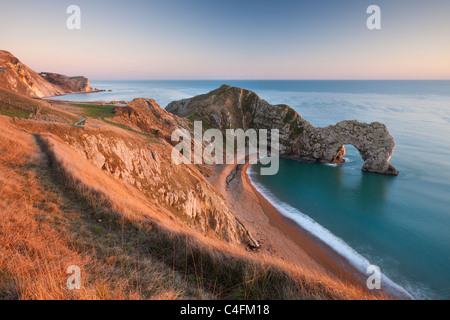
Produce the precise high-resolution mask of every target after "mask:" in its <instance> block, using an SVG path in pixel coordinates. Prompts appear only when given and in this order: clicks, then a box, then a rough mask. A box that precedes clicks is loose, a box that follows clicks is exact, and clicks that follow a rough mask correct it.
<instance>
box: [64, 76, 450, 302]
mask: <svg viewBox="0 0 450 320" xmlns="http://www.w3.org/2000/svg"><path fill="white" fill-rule="evenodd" d="M224 83H226V84H229V85H234V86H239V87H243V88H246V89H250V90H253V91H255V92H256V93H257V94H259V95H260V96H261V97H262V98H264V99H266V100H267V101H269V102H270V103H272V104H280V103H284V104H288V105H290V106H292V107H293V108H294V109H295V110H296V111H298V112H299V113H300V114H301V115H302V116H303V117H304V118H306V119H307V120H309V121H310V122H311V123H312V124H313V125H315V126H327V125H329V124H334V123H336V122H338V121H341V120H345V119H350V120H352V119H357V120H359V121H364V122H372V121H380V122H383V123H385V124H386V125H387V127H388V129H389V131H390V133H391V135H392V136H393V137H394V140H395V143H396V148H395V152H394V155H393V157H392V159H391V162H392V164H393V165H394V166H395V167H396V168H397V170H399V171H400V175H399V176H397V177H392V176H383V175H379V174H374V173H364V172H362V171H361V166H362V160H361V158H360V156H359V154H358V151H356V149H355V148H353V147H352V146H346V151H347V155H346V157H345V158H346V159H347V161H346V162H345V163H344V164H341V165H325V164H312V163H304V162H298V161H292V160H281V162H280V164H281V165H280V170H279V172H278V174H276V175H274V176H259V175H257V173H256V172H259V170H257V168H256V166H252V167H251V168H250V169H249V172H250V174H251V178H252V180H253V182H254V183H255V184H256V186H257V188H258V189H259V190H260V191H261V192H263V193H264V194H265V196H266V197H267V198H269V200H270V201H271V202H272V203H273V204H274V205H276V206H277V208H278V209H280V211H282V212H283V213H284V214H286V215H287V216H289V217H290V218H292V219H293V220H295V221H297V222H298V223H299V224H301V225H302V226H304V227H306V228H308V229H309V230H311V231H312V232H313V233H314V234H316V235H317V236H319V237H321V238H322V239H323V240H324V241H325V242H327V243H329V244H330V245H331V246H332V247H333V248H335V249H336V250H337V251H339V252H340V253H341V254H343V255H344V256H346V257H347V259H348V260H349V261H350V262H352V263H353V264H355V265H356V266H357V267H359V268H360V269H363V268H364V267H365V266H366V265H367V264H368V263H371V264H375V265H378V266H379V267H380V268H381V271H382V272H383V273H384V275H386V276H387V277H388V278H390V279H391V280H393V281H394V282H395V283H397V284H399V285H401V286H402V287H404V288H405V289H406V290H408V292H410V293H411V294H412V295H413V296H415V297H417V298H437V299H450V275H449V272H450V268H449V265H450V81H225V80H221V81H92V85H93V86H95V87H98V88H102V89H111V90H113V91H112V92H103V93H96V94H76V95H68V96H63V97H58V99H65V100H79V101H86V100H89V101H96V100H104V101H110V100H131V99H133V98H136V97H147V98H153V99H155V100H156V101H157V102H158V103H159V104H160V105H161V106H162V107H165V106H166V105H167V104H168V103H169V102H170V101H172V100H176V99H181V98H186V97H190V96H193V95H197V94H201V93H205V92H208V91H210V90H213V89H215V88H217V87H219V86H220V85H221V84H224ZM386 281H388V280H387V279H386Z"/></svg>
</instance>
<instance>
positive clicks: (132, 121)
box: [112, 98, 190, 141]
mask: <svg viewBox="0 0 450 320" xmlns="http://www.w3.org/2000/svg"><path fill="white" fill-rule="evenodd" d="M114 114H115V117H114V118H113V119H112V120H113V121H115V122H119V123H122V124H125V125H127V126H129V127H131V128H133V129H137V130H140V131H142V132H145V133H148V134H152V135H156V136H158V137H164V138H165V140H167V141H170V137H171V135H172V132H173V131H174V130H175V129H177V128H185V129H189V124H190V123H189V122H188V121H186V119H183V118H180V117H178V116H176V115H173V114H171V113H169V112H167V111H166V110H164V109H162V108H161V107H160V106H159V105H158V104H157V103H156V102H155V100H153V99H145V98H137V99H134V100H133V101H131V102H129V103H128V104H127V106H125V107H116V108H114Z"/></svg>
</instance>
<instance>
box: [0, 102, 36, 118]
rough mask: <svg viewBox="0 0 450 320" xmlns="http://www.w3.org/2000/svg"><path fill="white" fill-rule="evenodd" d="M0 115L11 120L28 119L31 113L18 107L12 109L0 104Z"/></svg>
mask: <svg viewBox="0 0 450 320" xmlns="http://www.w3.org/2000/svg"><path fill="white" fill-rule="evenodd" d="M0 114H2V115H4V116H8V117H12V118H14V117H16V118H28V117H29V116H30V114H31V111H30V110H26V109H22V108H19V107H13V106H10V105H8V104H4V103H1V102H0Z"/></svg>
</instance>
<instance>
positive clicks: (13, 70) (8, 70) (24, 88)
mask: <svg viewBox="0 0 450 320" xmlns="http://www.w3.org/2000/svg"><path fill="white" fill-rule="evenodd" d="M0 87H3V88H6V89H9V90H11V91H14V92H16V93H19V94H23V95H26V96H28V97H33V98H44V97H50V96H56V95H62V94H67V93H75V92H95V91H99V90H98V89H93V88H91V87H90V86H89V80H88V79H87V78H85V77H68V76H64V75H59V74H56V73H43V74H41V75H40V74H38V73H36V72H34V71H33V70H31V69H30V68H29V67H27V66H26V65H25V64H23V63H22V62H21V61H20V60H19V59H17V58H16V57H15V56H14V55H12V54H11V53H10V52H8V51H5V50H0Z"/></svg>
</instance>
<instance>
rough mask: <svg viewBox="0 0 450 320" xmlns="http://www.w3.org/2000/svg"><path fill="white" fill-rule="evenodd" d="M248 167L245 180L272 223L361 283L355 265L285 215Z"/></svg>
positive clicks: (327, 265)
mask: <svg viewBox="0 0 450 320" xmlns="http://www.w3.org/2000/svg"><path fill="white" fill-rule="evenodd" d="M248 168H249V164H248V163H247V164H245V165H244V167H243V168H242V175H243V176H244V178H245V182H246V183H248V184H249V185H250V187H251V189H252V191H253V192H254V193H255V195H256V196H257V197H258V200H259V202H260V205H261V207H262V209H263V211H264V213H265V214H266V215H267V216H268V218H269V220H270V223H272V224H273V225H275V226H276V227H277V228H279V229H280V230H281V231H282V232H283V233H285V234H286V235H288V236H289V237H290V238H291V239H292V240H293V241H294V242H296V243H297V244H298V245H299V246H301V247H302V249H304V250H305V251H306V253H307V254H308V255H310V256H311V257H312V258H313V259H314V260H316V261H317V262H318V263H319V264H320V265H322V266H323V267H324V268H325V269H326V270H327V271H329V272H331V273H333V274H335V275H337V276H338V277H341V278H343V279H344V280H346V281H348V282H352V283H356V284H358V285H361V280H362V279H361V276H362V274H361V273H360V272H359V271H358V270H357V269H356V268H355V267H354V266H352V265H351V264H350V263H349V262H348V261H347V260H346V259H345V258H344V257H342V256H341V255H339V254H338V253H337V252H336V251H334V250H333V249H331V248H330V247H329V246H328V245H326V244H325V243H324V242H322V241H321V240H320V239H318V238H317V237H315V236H314V235H312V234H311V233H310V232H309V231H308V230H306V229H304V228H302V227H301V226H299V225H298V224H297V223H296V222H295V221H293V220H291V219H289V218H287V217H285V216H284V215H283V214H282V213H281V212H279V211H278V209H277V208H275V207H274V206H273V204H272V203H271V202H270V201H269V200H267V199H266V198H265V197H264V196H263V195H262V194H261V192H260V191H259V190H258V189H257V188H256V187H255V185H254V184H253V183H252V181H251V179H250V177H249V175H248V173H247V170H248Z"/></svg>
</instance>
